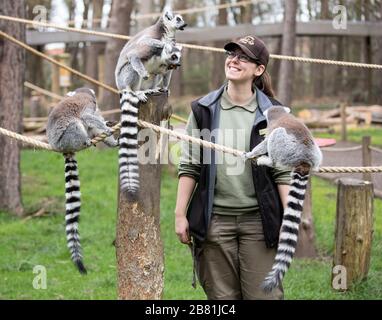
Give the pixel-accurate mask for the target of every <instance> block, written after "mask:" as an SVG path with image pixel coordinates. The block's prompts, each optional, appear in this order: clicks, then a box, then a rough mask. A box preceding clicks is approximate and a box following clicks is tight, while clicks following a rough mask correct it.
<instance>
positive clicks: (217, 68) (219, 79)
mask: <svg viewBox="0 0 382 320" xmlns="http://www.w3.org/2000/svg"><path fill="white" fill-rule="evenodd" d="M226 3H227V0H220V4H226ZM227 23H228V21H227V9H222V10H219V15H218V21H217V24H218V25H220V26H224V25H227ZM226 43H227V41H215V42H214V43H213V47H216V48H223V47H224V45H225V44H226ZM212 55H213V66H212V79H211V82H210V84H211V86H210V90H216V89H217V88H219V87H220V86H221V85H222V83H223V82H224V79H225V72H224V62H225V55H224V54H222V53H220V52H213V53H212Z"/></svg>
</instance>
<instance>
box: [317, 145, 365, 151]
mask: <svg viewBox="0 0 382 320" xmlns="http://www.w3.org/2000/svg"><path fill="white" fill-rule="evenodd" d="M357 150H362V146H355V147H349V148H331V147H325V148H322V151H328V152H348V151H357Z"/></svg>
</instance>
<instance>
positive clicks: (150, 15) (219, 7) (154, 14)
mask: <svg viewBox="0 0 382 320" xmlns="http://www.w3.org/2000/svg"><path fill="white" fill-rule="evenodd" d="M256 2H259V1H253V0H251V1H248V0H247V1H239V2H236V3H227V4H220V5H215V6H205V7H200V8H193V9H183V10H176V11H174V13H176V14H182V15H187V14H192V13H197V12H204V11H209V10H213V9H217V10H222V9H228V8H235V7H245V6H247V5H249V4H252V3H253V4H254V3H256ZM162 14H163V13H162V12H151V13H144V14H137V15H132V16H131V19H132V20H144V19H150V18H159V17H160V16H162ZM112 19H113V18H107V19H106V21H110V20H112ZM102 20H103V19H92V20H90V21H92V22H93V23H99V22H102ZM75 22H76V21H75V20H69V21H68V25H74V24H75ZM88 22H89V20H87V19H84V20H82V25H84V24H86V23H88Z"/></svg>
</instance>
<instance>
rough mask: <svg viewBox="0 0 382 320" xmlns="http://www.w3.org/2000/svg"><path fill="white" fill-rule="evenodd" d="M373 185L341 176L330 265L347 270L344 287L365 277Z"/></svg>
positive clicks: (371, 215) (369, 244)
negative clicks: (331, 263) (333, 246)
mask: <svg viewBox="0 0 382 320" xmlns="http://www.w3.org/2000/svg"><path fill="white" fill-rule="evenodd" d="M373 198H374V195H373V184H372V183H370V182H368V181H361V180H356V179H340V180H339V183H338V193H337V218H336V231H335V248H334V259H333V267H336V266H343V267H344V268H343V269H344V270H346V286H344V287H342V288H341V289H343V290H347V289H349V288H351V286H352V285H353V284H354V283H356V282H358V281H360V280H363V279H365V278H366V277H367V273H368V271H369V265H370V252H371V243H372V234H373Z"/></svg>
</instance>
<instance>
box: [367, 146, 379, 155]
mask: <svg viewBox="0 0 382 320" xmlns="http://www.w3.org/2000/svg"><path fill="white" fill-rule="evenodd" d="M369 149H370V150H373V151H374V152H378V153H382V150H381V149H378V148H375V147H372V146H370V147H369Z"/></svg>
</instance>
